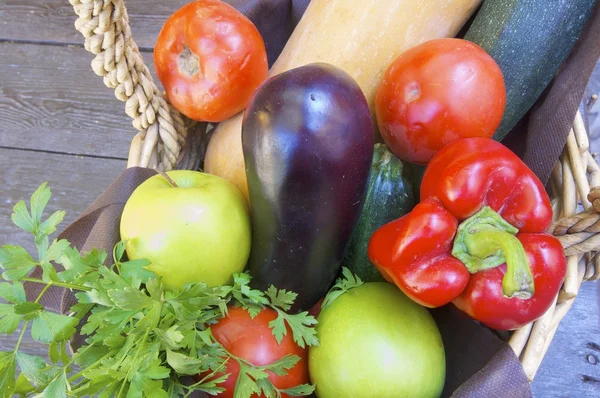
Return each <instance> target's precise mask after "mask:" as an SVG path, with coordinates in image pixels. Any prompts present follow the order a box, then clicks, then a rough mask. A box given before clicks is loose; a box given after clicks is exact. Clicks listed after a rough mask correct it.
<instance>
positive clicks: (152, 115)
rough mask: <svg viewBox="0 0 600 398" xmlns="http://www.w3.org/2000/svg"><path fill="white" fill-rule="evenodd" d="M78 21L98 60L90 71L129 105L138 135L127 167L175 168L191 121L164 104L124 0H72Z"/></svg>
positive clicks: (134, 139) (126, 106)
mask: <svg viewBox="0 0 600 398" xmlns="http://www.w3.org/2000/svg"><path fill="white" fill-rule="evenodd" d="M69 2H70V3H71V5H72V6H73V9H74V10H75V13H76V14H77V16H78V18H77V20H76V21H75V28H76V29H77V30H78V31H79V32H81V34H83V36H84V37H85V49H86V50H87V51H89V52H91V53H92V54H95V55H96V57H95V58H94V60H93V61H92V69H93V70H94V72H95V73H96V74H97V75H98V76H102V77H103V78H104V84H105V85H106V86H107V87H110V88H113V89H114V90H115V96H116V97H117V98H118V99H119V100H121V101H123V102H125V112H126V113H127V114H128V115H129V116H130V117H131V118H132V119H133V126H134V127H135V128H136V129H137V130H138V131H139V132H138V133H137V134H136V136H135V137H134V138H133V140H132V142H131V147H130V151H129V160H128V162H127V167H133V166H140V167H153V166H157V167H158V168H160V169H162V170H170V169H173V168H175V167H176V165H177V162H178V160H179V155H180V152H181V148H182V147H183V146H184V145H185V141H186V137H187V131H188V128H190V127H191V125H192V124H193V123H190V121H189V120H187V119H186V118H184V117H183V116H182V115H181V114H180V113H179V112H178V111H177V110H175V109H174V108H173V107H172V106H171V105H170V104H168V103H167V101H165V99H164V98H163V96H162V94H161V93H160V91H159V89H158V87H157V86H156V84H154V82H153V80H152V76H151V75H150V71H149V70H148V68H147V67H146V66H145V65H144V61H143V59H142V56H141V54H140V51H139V49H138V46H137V44H136V43H135V42H134V41H133V39H132V38H131V29H130V28H129V18H128V16H127V10H126V9H125V5H124V4H123V0H69Z"/></svg>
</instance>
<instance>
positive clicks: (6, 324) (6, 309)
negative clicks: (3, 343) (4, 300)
mask: <svg viewBox="0 0 600 398" xmlns="http://www.w3.org/2000/svg"><path fill="white" fill-rule="evenodd" d="M20 322H21V315H18V314H15V310H14V305H13V304H1V303H0V333H6V334H11V333H12V332H14V331H15V330H16V329H17V328H18V327H19V323H20Z"/></svg>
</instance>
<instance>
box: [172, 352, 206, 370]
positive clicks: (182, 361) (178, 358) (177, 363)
mask: <svg viewBox="0 0 600 398" xmlns="http://www.w3.org/2000/svg"><path fill="white" fill-rule="evenodd" d="M167 363H168V364H169V366H171V367H172V368H173V369H174V370H175V371H176V372H177V373H179V374H182V375H194V374H198V373H200V370H201V369H202V360H201V359H199V358H192V357H189V356H187V355H185V354H182V353H179V352H174V351H171V350H167Z"/></svg>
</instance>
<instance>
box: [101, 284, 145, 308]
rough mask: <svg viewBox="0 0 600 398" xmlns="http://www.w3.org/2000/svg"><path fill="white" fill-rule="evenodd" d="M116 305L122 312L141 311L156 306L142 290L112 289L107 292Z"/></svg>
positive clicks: (130, 288)
mask: <svg viewBox="0 0 600 398" xmlns="http://www.w3.org/2000/svg"><path fill="white" fill-rule="evenodd" d="M107 293H108V297H110V298H111V300H112V302H113V303H114V305H116V306H117V307H119V308H120V309H122V310H128V311H141V310H143V309H144V308H148V307H150V306H152V305H154V303H155V301H154V300H152V298H150V297H148V296H146V295H145V294H144V293H143V292H142V291H141V290H139V289H136V288H133V287H125V288H121V289H111V290H108V291H107Z"/></svg>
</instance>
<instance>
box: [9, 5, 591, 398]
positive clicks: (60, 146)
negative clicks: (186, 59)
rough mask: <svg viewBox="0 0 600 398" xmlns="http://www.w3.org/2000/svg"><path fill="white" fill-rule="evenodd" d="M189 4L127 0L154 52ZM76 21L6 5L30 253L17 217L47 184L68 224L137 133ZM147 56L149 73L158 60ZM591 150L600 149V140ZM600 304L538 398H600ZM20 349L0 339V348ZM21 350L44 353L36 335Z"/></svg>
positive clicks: (582, 322) (542, 379) (538, 387)
mask: <svg viewBox="0 0 600 398" xmlns="http://www.w3.org/2000/svg"><path fill="white" fill-rule="evenodd" d="M187 2H188V0H171V1H164V0H128V1H127V2H126V4H127V9H128V12H129V17H130V23H131V28H132V32H133V36H134V38H135V40H136V41H137V43H138V45H140V47H142V49H143V50H145V51H150V50H151V49H152V47H153V45H154V41H155V39H156V36H157V34H158V32H159V30H160V28H161V26H162V23H163V22H164V21H165V20H166V18H167V17H168V15H170V13H172V12H173V11H175V10H176V9H177V8H179V7H180V6H182V5H183V4H185V3H187ZM75 19H76V16H75V14H74V12H73V9H72V7H71V5H70V4H69V2H68V1H67V0H44V1H42V0H0V183H1V186H0V245H2V244H5V243H11V244H16V245H23V246H25V247H26V248H28V249H31V248H33V245H32V244H31V243H30V237H29V236H27V234H26V233H24V232H22V231H19V230H18V229H17V228H16V227H14V226H13V225H12V221H11V220H10V214H11V212H12V207H13V206H14V204H15V203H16V202H17V201H18V200H20V199H24V198H28V197H29V196H30V195H31V193H32V192H33V191H34V190H35V189H36V187H37V186H38V185H39V184H40V183H41V182H43V181H48V183H49V186H50V187H51V188H52V190H53V199H52V201H51V202H50V204H49V206H48V211H54V210H57V209H64V210H67V216H66V218H65V222H64V225H67V224H68V223H69V222H71V221H73V220H74V219H75V218H76V217H77V215H78V214H79V213H80V212H81V211H82V210H84V209H85V208H86V207H87V206H89V205H90V204H91V203H92V202H93V201H94V199H95V198H96V197H97V196H98V195H99V194H100V193H101V192H102V191H103V190H104V189H105V188H106V187H107V186H108V185H109V184H110V183H111V182H112V181H113V180H114V179H115V178H116V177H117V175H118V174H119V173H120V172H121V171H122V170H123V169H124V167H125V161H124V160H123V159H124V158H125V157H126V156H127V152H128V147H129V142H130V138H131V137H132V136H133V135H134V134H135V130H134V129H133V127H132V126H131V121H130V120H129V118H128V117H127V116H126V115H125V113H124V105H123V104H122V103H121V102H119V101H118V100H117V99H115V97H114V95H113V93H112V91H111V90H110V89H108V88H106V87H105V86H104V84H103V83H102V79H101V78H99V77H98V76H96V75H95V74H94V73H93V71H92V69H91V67H90V62H91V60H92V55H91V54H89V53H87V52H86V51H85V50H84V49H83V47H82V43H83V38H82V36H81V35H80V33H79V32H77V31H76V30H75V28H74V26H73V23H74V21H75ZM143 55H144V58H145V61H146V63H147V65H149V66H151V61H152V60H151V53H149V52H146V53H144V54H143ZM597 71H598V72H597V76H596V77H595V78H594V79H593V80H594V81H600V68H597ZM598 120H600V118H599V119H598ZM598 126H599V128H600V124H598ZM591 136H592V137H600V130H597V131H591ZM591 145H592V151H593V152H600V138H598V139H592V141H591ZM599 307H600V286H599V284H598V283H587V284H584V286H583V287H582V288H581V291H580V294H579V296H578V297H577V299H576V301H575V304H574V305H573V308H572V309H571V311H570V312H569V314H568V315H567V316H566V318H565V319H564V320H563V322H562V323H561V325H560V326H559V329H558V332H557V333H556V335H555V337H554V341H553V343H552V345H551V347H550V349H549V350H548V353H547V355H546V357H545V358H544V362H543V363H542V367H541V368H540V370H539V371H538V373H537V375H536V378H535V380H534V382H533V383H532V390H533V393H534V396H535V397H536V398H537V397H540V398H546V397H550V398H553V397H557V398H567V397H568V398H570V397H574V398H579V397H600V315H599V313H600V311H599ZM14 342H15V337H14V335H13V336H8V337H7V336H0V350H7V349H11V348H12V347H14ZM23 348H24V349H25V351H27V352H29V353H36V354H38V355H43V356H45V349H44V347H43V346H41V345H39V344H37V343H35V342H33V341H32V340H31V338H30V337H26V338H25V341H24V346H23Z"/></svg>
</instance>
